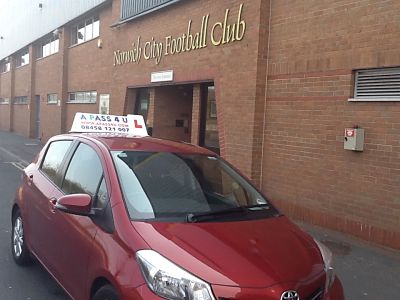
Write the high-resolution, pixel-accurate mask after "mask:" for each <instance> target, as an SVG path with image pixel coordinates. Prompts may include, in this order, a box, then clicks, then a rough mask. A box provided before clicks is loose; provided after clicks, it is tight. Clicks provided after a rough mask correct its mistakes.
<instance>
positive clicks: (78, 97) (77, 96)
mask: <svg viewBox="0 0 400 300" xmlns="http://www.w3.org/2000/svg"><path fill="white" fill-rule="evenodd" d="M96 98H97V92H96V91H86V92H73V93H69V96H68V103H96Z"/></svg>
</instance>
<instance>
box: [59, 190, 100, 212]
mask: <svg viewBox="0 0 400 300" xmlns="http://www.w3.org/2000/svg"><path fill="white" fill-rule="evenodd" d="M91 204H92V197H91V196H90V195H88V194H72V195H65V196H62V197H61V198H60V199H58V201H57V203H56V208H57V209H58V210H60V211H62V212H65V213H68V214H73V215H80V216H90V215H92V214H93V213H92V209H91V207H92V206H91Z"/></svg>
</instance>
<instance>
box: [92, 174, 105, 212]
mask: <svg viewBox="0 0 400 300" xmlns="http://www.w3.org/2000/svg"><path fill="white" fill-rule="evenodd" d="M107 202H108V192H107V186H106V182H105V180H104V177H103V178H102V180H101V184H100V186H99V190H98V191H97V197H96V201H95V203H94V205H93V206H94V207H95V208H104V207H106V205H107Z"/></svg>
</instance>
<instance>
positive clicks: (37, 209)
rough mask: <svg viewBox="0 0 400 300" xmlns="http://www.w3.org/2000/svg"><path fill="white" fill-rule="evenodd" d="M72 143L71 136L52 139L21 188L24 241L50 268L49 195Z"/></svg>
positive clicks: (52, 210)
mask: <svg viewBox="0 0 400 300" xmlns="http://www.w3.org/2000/svg"><path fill="white" fill-rule="evenodd" d="M71 145H72V141H71V140H59V141H54V142H51V143H50V144H49V145H48V147H47V150H46V153H45V155H44V158H43V159H42V160H41V164H40V165H38V167H37V168H31V169H29V171H28V173H27V179H26V184H25V188H24V193H25V195H24V199H26V201H25V205H26V209H25V210H24V213H25V220H26V222H27V226H26V229H27V233H26V236H27V241H28V244H29V245H30V247H31V250H32V251H33V252H34V253H35V254H36V256H37V257H38V259H39V260H40V261H41V262H42V263H43V264H44V265H45V266H46V268H48V269H49V271H51V272H53V271H54V266H53V265H52V264H51V263H50V261H49V260H48V253H49V250H51V247H52V241H51V238H50V237H51V232H52V227H53V215H54V209H53V207H52V206H53V203H52V201H54V199H52V197H53V192H54V190H55V189H56V186H57V185H60V184H61V177H62V176H61V169H62V167H63V162H64V160H65V157H66V155H67V153H68V151H69V150H70V148H71Z"/></svg>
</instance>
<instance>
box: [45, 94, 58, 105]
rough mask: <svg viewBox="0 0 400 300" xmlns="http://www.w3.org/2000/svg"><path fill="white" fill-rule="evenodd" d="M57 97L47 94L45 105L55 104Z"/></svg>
mask: <svg viewBox="0 0 400 300" xmlns="http://www.w3.org/2000/svg"><path fill="white" fill-rule="evenodd" d="M57 103H58V95H57V94H47V104H57Z"/></svg>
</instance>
